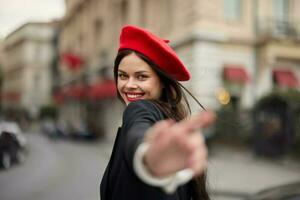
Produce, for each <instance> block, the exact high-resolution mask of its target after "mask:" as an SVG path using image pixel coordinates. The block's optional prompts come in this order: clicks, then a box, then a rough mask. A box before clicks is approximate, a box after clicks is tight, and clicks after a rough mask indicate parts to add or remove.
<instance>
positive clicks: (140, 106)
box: [122, 100, 164, 170]
mask: <svg viewBox="0 0 300 200" xmlns="http://www.w3.org/2000/svg"><path fill="white" fill-rule="evenodd" d="M163 119H164V116H163V114H162V112H161V111H160V110H159V109H158V108H157V107H156V106H155V105H154V104H153V103H151V102H150V101H146V100H140V101H136V102H132V103H130V104H129V105H128V106H127V108H126V109H125V111H124V114H123V125H122V138H123V140H124V141H123V142H124V143H123V144H124V146H123V148H124V149H123V150H124V151H123V152H124V154H125V159H126V163H127V164H128V165H129V168H130V169H131V170H133V157H134V154H135V151H136V149H137V147H138V145H139V144H140V143H141V142H143V139H144V136H145V133H146V131H147V130H148V129H149V128H150V127H151V126H152V125H154V124H155V123H156V122H158V121H160V120H163Z"/></svg>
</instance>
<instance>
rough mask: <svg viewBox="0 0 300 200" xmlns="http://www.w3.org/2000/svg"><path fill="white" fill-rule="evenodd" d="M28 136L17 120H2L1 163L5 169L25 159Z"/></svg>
mask: <svg viewBox="0 0 300 200" xmlns="http://www.w3.org/2000/svg"><path fill="white" fill-rule="evenodd" d="M26 144H27V142H26V138H25V136H24V135H23V133H22V131H21V128H20V127H19V125H18V124H17V123H16V122H8V121H2V122H0V165H1V167H3V168H4V169H7V168H9V167H10V166H11V165H12V164H13V163H21V162H23V161H24V160H25V154H26Z"/></svg>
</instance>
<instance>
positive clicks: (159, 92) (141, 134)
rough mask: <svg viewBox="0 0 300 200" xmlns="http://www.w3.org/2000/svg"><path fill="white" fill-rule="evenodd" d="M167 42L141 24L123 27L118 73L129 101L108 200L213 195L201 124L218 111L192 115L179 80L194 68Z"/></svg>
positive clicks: (109, 171)
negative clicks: (207, 183)
mask: <svg viewBox="0 0 300 200" xmlns="http://www.w3.org/2000/svg"><path fill="white" fill-rule="evenodd" d="M167 43H168V41H166V40H162V39H160V38H158V37H157V36H155V35H153V34H152V33H150V32H148V31H147V30H144V29H141V28H138V27H135V26H125V27H124V28H123V29H122V32H121V36H120V47H119V51H118V55H117V57H116V59H115V67H114V77H115V80H116V85H117V89H118V96H119V98H120V99H121V100H122V101H123V102H124V103H125V104H126V105H127V107H126V109H125V111H124V113H123V123H122V127H121V128H119V130H118V133H117V136H116V140H115V144H114V147H113V152H112V155H111V158H110V161H109V164H108V166H107V168H106V170H105V173H104V175H103V178H102V182H101V189H100V193H101V199H102V200H117V199H118V200H121V199H130V200H135V199H136V200H138V199H139V200H144V199H146V200H147V199H149V200H150V199H151V200H160V199H161V200H164V199H168V200H173V199H174V200H175V199H176V200H191V199H193V200H195V199H204V200H205V199H209V197H208V195H207V192H206V188H205V176H204V171H205V168H206V164H207V161H206V147H205V143H204V140H203V137H202V135H201V134H199V130H197V129H199V128H203V127H206V126H208V125H209V124H211V123H212V122H213V121H214V115H213V114H212V113H211V112H203V113H202V114H198V115H195V116H193V117H189V118H188V114H189V106H188V103H187V101H186V99H185V96H184V93H183V92H182V86H181V85H180V83H179V82H178V81H186V80H189V78H190V74H189V72H188V71H187V69H186V68H185V66H184V65H183V63H182V62H181V61H180V60H179V59H178V57H177V55H176V53H175V52H174V51H173V50H172V49H171V48H170V47H169V46H168V45H167ZM191 179H192V180H191Z"/></svg>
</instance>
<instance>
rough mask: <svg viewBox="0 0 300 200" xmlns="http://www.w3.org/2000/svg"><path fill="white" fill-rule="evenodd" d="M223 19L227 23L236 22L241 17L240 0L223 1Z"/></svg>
mask: <svg viewBox="0 0 300 200" xmlns="http://www.w3.org/2000/svg"><path fill="white" fill-rule="evenodd" d="M223 4H224V17H225V20H227V21H238V20H239V19H240V18H241V16H242V0H223Z"/></svg>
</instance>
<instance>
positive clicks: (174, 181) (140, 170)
mask: <svg viewBox="0 0 300 200" xmlns="http://www.w3.org/2000/svg"><path fill="white" fill-rule="evenodd" d="M148 148H149V144H147V143H142V144H140V145H139V146H138V148H137V150H136V152H135V154H134V159H133V168H134V171H135V173H136V175H137V176H138V177H139V178H140V179H141V180H142V181H144V182H145V183H147V184H149V185H152V186H157V187H161V188H162V189H163V190H164V191H165V192H166V193H169V194H171V193H173V192H175V190H176V189H177V187H178V186H180V185H183V184H185V183H187V182H188V181H190V180H191V179H192V178H193V176H194V173H193V171H192V170H191V169H183V170H180V171H178V172H176V173H174V174H172V175H170V176H166V177H163V178H158V177H155V176H153V175H152V174H151V173H150V172H149V171H148V169H147V166H145V164H144V162H143V157H144V155H145V153H146V151H147V150H148Z"/></svg>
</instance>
